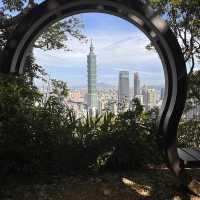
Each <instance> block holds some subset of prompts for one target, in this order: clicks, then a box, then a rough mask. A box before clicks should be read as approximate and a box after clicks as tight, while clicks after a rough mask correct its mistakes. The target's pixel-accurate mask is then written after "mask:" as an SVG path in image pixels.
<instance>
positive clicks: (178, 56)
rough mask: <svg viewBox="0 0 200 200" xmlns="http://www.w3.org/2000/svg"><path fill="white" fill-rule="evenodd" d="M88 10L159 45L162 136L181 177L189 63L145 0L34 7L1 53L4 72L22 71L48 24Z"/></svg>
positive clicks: (78, 0) (83, 0) (80, 0)
mask: <svg viewBox="0 0 200 200" xmlns="http://www.w3.org/2000/svg"><path fill="white" fill-rule="evenodd" d="M87 12H100V13H107V14H111V15H115V16H118V17H120V18H123V19H125V20H127V21H128V22H130V23H132V24H134V25H135V26H137V27H138V28H139V29H140V30H141V31H142V32H143V33H144V34H145V35H146V36H147V37H148V38H149V39H150V40H151V42H152V44H153V45H154V47H155V48H156V50H157V52H158V54H159V56H160V59H161V61H162V64H163V70H164V74H165V96H164V100H163V104H162V107H161V111H160V116H159V120H158V137H159V138H161V141H162V142H161V143H160V144H161V147H162V148H163V150H164V152H165V155H166V158H167V163H168V166H169V168H170V169H171V170H172V171H173V172H174V173H175V174H176V175H177V176H179V175H180V174H181V172H182V170H183V168H184V166H183V164H182V163H183V162H182V161H181V160H180V158H179V156H178V153H177V147H176V141H177V127H178V123H179V120H180V117H181V114H182V112H183V109H184V104H185V100H186V91H187V86H186V77H187V72H186V66H185V62H184V58H183V55H182V52H181V49H180V46H179V44H178V41H177V39H176V37H175V36H174V34H173V33H172V31H171V30H170V28H169V27H168V25H167V24H166V22H165V21H163V20H162V19H161V18H160V17H159V16H158V15H157V14H156V13H155V12H154V11H153V9H152V8H151V7H149V6H148V5H147V4H146V2H145V0H134V1H133V0H67V1H66V0H57V1H55V0H47V1H45V2H43V3H41V4H39V5H38V6H36V7H35V8H33V9H32V10H31V11H30V12H29V13H28V14H27V15H26V16H25V17H24V18H23V20H22V21H21V22H20V24H19V25H17V27H16V28H15V30H14V31H13V33H12V34H11V36H10V38H9V40H8V42H7V45H6V47H5V48H4V51H3V52H2V53H1V57H0V72H1V73H14V74H22V73H23V66H24V62H25V59H26V55H27V53H28V52H29V49H30V48H31V47H32V44H33V43H34V41H35V40H36V39H37V38H38V36H39V35H40V34H41V33H42V32H43V31H45V30H46V28H47V27H48V26H50V25H51V24H53V23H55V22H56V21H58V20H61V19H63V18H65V17H69V16H72V15H75V14H80V13H87ZM130 45H131V44H130ZM133 56H134V55H133Z"/></svg>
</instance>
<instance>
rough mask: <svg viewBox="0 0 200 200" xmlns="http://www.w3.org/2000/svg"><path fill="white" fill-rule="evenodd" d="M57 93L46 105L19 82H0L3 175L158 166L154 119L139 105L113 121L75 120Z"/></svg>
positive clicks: (107, 116)
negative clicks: (150, 164) (156, 164)
mask: <svg viewBox="0 0 200 200" xmlns="http://www.w3.org/2000/svg"><path fill="white" fill-rule="evenodd" d="M55 85H56V87H57V89H58V90H59V91H61V88H59V84H55V81H54V86H55ZM58 90H56V89H54V90H53V91H52V93H51V94H50V96H49V97H48V98H45V100H44V97H43V95H42V94H40V93H39V92H38V90H37V89H36V88H32V87H31V86H30V85H28V84H27V83H26V82H24V78H23V77H15V79H13V77H7V76H6V77H1V80H0V109H1V114H0V122H1V124H0V133H1V134H0V141H1V142H0V162H1V163H0V166H1V168H0V170H1V173H4V174H5V173H12V172H13V173H16V172H17V173H19V172H20V173H22V172H23V173H28V174H29V173H40V172H44V171H45V172H51V173H58V172H59V173H60V172H62V173H63V172H69V171H70V170H82V169H89V168H91V169H94V170H98V169H105V168H110V169H116V170H118V169H125V168H132V169H133V168H138V167H141V166H144V165H145V164H148V163H155V162H158V160H159V153H160V152H158V147H157V145H156V140H155V133H156V130H155V119H152V118H151V112H148V113H144V112H143V109H142V106H141V105H140V104H139V102H138V101H137V100H135V101H134V106H133V107H134V108H133V110H128V111H127V112H125V113H121V114H119V115H117V116H115V115H114V114H112V113H106V114H105V115H104V116H96V117H93V118H92V117H90V116H87V117H86V118H80V119H77V118H76V115H75V113H74V112H73V110H70V109H69V108H68V107H67V106H66V105H65V104H64V101H62V100H61V98H60V95H57V93H56V92H55V91H58ZM61 92H62V91H61ZM65 95H66V93H65ZM152 112H155V111H152ZM152 155H154V157H152Z"/></svg>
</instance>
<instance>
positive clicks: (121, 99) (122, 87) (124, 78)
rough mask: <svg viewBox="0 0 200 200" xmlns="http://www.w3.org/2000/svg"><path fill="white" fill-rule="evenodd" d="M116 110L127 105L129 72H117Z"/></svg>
mask: <svg viewBox="0 0 200 200" xmlns="http://www.w3.org/2000/svg"><path fill="white" fill-rule="evenodd" d="M118 84H119V85H118V110H119V111H124V110H126V108H128V106H129V72H128V71H120V72H119V83H118Z"/></svg>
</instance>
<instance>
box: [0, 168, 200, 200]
mask: <svg viewBox="0 0 200 200" xmlns="http://www.w3.org/2000/svg"><path fill="white" fill-rule="evenodd" d="M188 173H189V174H190V175H192V176H193V177H194V178H196V179H198V178H200V170H189V171H188ZM0 199H2V200H111V199H113V200H170V199H174V200H175V199H177V200H180V199H181V200H183V199H184V200H189V199H191V200H196V199H199V200H200V197H195V196H192V195H186V194H184V193H183V192H181V191H180V190H179V189H178V182H177V180H176V179H175V178H174V177H173V176H172V175H171V173H169V171H167V170H162V171H161V170H145V171H135V172H121V173H114V174H112V173H102V174H98V175H94V174H93V175H80V174H79V175H73V176H65V177H55V176H51V177H35V178H16V177H10V178H8V179H7V181H6V182H5V184H4V185H3V186H2V187H1V197H0Z"/></svg>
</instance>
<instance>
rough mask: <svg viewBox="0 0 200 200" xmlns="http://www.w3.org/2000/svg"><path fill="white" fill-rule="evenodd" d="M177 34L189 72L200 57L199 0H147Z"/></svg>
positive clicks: (195, 65) (197, 63)
mask: <svg viewBox="0 0 200 200" xmlns="http://www.w3.org/2000/svg"><path fill="white" fill-rule="evenodd" d="M149 2H150V4H151V5H152V6H153V7H154V8H155V9H156V11H157V12H158V13H159V14H161V15H162V16H163V18H164V19H165V20H166V21H167V22H168V24H169V26H170V27H171V29H172V30H173V32H174V34H175V35H176V36H177V38H178V40H179V43H180V45H181V47H182V52H183V54H184V58H185V62H186V63H187V64H188V65H189V66H190V73H192V72H193V69H194V67H197V65H199V59H200V12H199V10H200V1H199V0H149Z"/></svg>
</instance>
